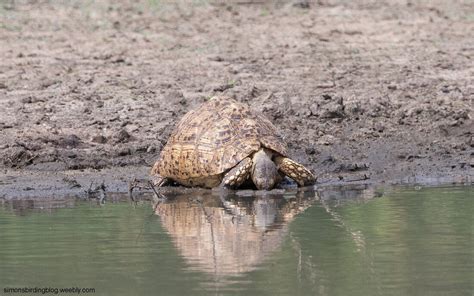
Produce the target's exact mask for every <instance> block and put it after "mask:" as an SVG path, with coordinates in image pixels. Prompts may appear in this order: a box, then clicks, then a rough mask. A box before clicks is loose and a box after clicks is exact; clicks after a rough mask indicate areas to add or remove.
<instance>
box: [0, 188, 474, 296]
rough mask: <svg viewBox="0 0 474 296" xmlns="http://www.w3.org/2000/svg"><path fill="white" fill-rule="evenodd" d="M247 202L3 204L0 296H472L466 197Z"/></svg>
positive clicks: (336, 194)
mask: <svg viewBox="0 0 474 296" xmlns="http://www.w3.org/2000/svg"><path fill="white" fill-rule="evenodd" d="M247 193H249V192H247ZM245 195H246V192H243V195H239V196H226V197H222V196H219V194H217V193H212V194H211V193H209V192H206V191H198V192H195V193H193V194H192V196H189V195H176V194H175V195H169V196H167V198H168V200H167V201H165V202H162V203H158V204H152V202H149V201H141V202H138V203H136V204H135V203H131V202H127V201H119V199H120V198H118V197H117V196H115V198H116V199H110V198H109V200H108V201H107V202H106V203H105V204H103V205H100V204H98V203H97V202H96V201H81V200H74V199H72V200H71V199H66V200H54V201H49V202H48V201H3V206H0V294H1V295H3V294H5V295H9V294H13V293H6V290H4V289H5V288H24V287H29V288H35V287H38V288H52V289H53V290H51V292H52V294H54V291H55V290H54V289H56V288H57V289H59V288H68V287H78V288H80V289H87V288H91V289H94V291H95V293H94V295H364V296H366V295H474V240H473V238H474V220H473V213H474V190H473V188H472V187H445V188H424V189H420V188H392V189H386V190H385V191H382V190H380V191H375V190H373V189H370V188H365V187H359V188H352V189H345V190H340V189H332V190H331V189H325V190H322V191H320V192H291V191H290V192H286V193H285V194H280V195H270V196H258V197H248V196H245ZM117 198H118V199H117ZM45 291H46V290H45ZM29 294H31V293H29ZM39 294H41V293H39ZM47 294H48V293H46V294H45V295H47ZM84 294H86V290H83V293H81V295H84ZM89 294H92V293H89Z"/></svg>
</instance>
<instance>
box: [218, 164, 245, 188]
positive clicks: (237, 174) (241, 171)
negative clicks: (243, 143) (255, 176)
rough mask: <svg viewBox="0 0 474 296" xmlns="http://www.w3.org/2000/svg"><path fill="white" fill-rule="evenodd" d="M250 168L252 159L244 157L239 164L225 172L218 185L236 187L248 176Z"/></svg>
mask: <svg viewBox="0 0 474 296" xmlns="http://www.w3.org/2000/svg"><path fill="white" fill-rule="evenodd" d="M251 170H252V159H250V158H249V157H246V158H244V159H243V160H242V161H241V162H239V164H237V165H236V166H235V167H234V168H233V169H231V170H230V171H228V172H227V174H225V176H224V178H223V179H222V182H221V184H220V187H227V188H237V187H239V186H240V185H242V183H244V182H245V180H247V179H248V178H249V176H250V171H251Z"/></svg>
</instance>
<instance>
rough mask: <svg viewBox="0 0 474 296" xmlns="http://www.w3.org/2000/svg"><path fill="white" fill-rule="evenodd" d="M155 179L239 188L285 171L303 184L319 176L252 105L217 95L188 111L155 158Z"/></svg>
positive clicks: (267, 182)
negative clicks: (296, 156)
mask: <svg viewBox="0 0 474 296" xmlns="http://www.w3.org/2000/svg"><path fill="white" fill-rule="evenodd" d="M151 175H152V176H154V184H155V185H157V186H164V185H165V184H168V183H170V182H173V181H174V182H176V183H179V184H181V185H184V186H188V187H194V186H199V187H206V188H214V187H217V186H220V187H227V188H234V189H235V188H238V187H239V186H241V185H242V184H244V182H247V183H250V180H251V181H252V182H253V184H254V185H255V187H256V188H257V189H259V190H270V189H272V188H273V187H274V186H275V185H276V184H278V183H279V182H280V181H281V180H282V178H283V177H284V175H286V176H288V177H290V178H291V179H293V180H295V181H296V183H297V184H298V185H299V186H307V185H311V184H314V182H315V179H316V178H315V176H314V175H313V174H312V173H311V172H310V171H309V170H308V169H307V168H305V167H304V166H303V165H301V164H299V163H297V162H295V161H293V160H292V159H290V158H288V147H287V145H286V143H285V142H284V141H283V139H282V137H281V136H280V135H279V134H278V132H277V130H276V128H275V126H274V125H273V124H272V123H271V122H270V121H269V120H268V119H266V118H265V117H264V116H263V114H261V113H256V112H253V111H251V109H250V107H249V106H248V105H245V104H243V103H240V102H238V101H236V100H234V99H231V98H229V97H225V96H216V97H213V98H211V99H210V100H209V101H207V102H206V103H204V104H202V105H201V106H200V107H198V108H197V109H195V110H192V111H190V112H188V113H187V114H185V115H184V117H183V118H182V119H181V121H180V122H179V123H178V125H177V126H176V127H175V129H174V131H173V132H172V133H171V136H170V138H169V140H168V142H167V144H166V145H165V147H164V148H163V150H162V152H161V154H160V157H159V159H158V160H157V161H156V163H155V164H154V166H153V168H152V170H151Z"/></svg>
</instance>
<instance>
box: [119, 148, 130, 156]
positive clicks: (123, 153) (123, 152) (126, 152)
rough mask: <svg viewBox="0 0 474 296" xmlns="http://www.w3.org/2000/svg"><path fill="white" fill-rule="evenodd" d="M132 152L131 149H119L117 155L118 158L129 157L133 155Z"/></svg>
mask: <svg viewBox="0 0 474 296" xmlns="http://www.w3.org/2000/svg"><path fill="white" fill-rule="evenodd" d="M131 154H132V153H131V151H130V149H129V148H122V149H119V150H118V151H117V155H118V156H127V155H131Z"/></svg>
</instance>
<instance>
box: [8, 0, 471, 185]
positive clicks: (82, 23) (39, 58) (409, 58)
mask: <svg viewBox="0 0 474 296" xmlns="http://www.w3.org/2000/svg"><path fill="white" fill-rule="evenodd" d="M154 3H155V2H148V1H142V2H137V3H129V2H128V1H118V2H117V1H113V2H108V1H101V2H100V3H95V4H83V3H82V4H81V3H76V2H73V3H70V4H65V3H63V2H62V1H61V2H55V1H51V2H48V3H43V2H41V3H35V2H31V3H26V2H8V3H2V4H0V42H1V43H2V46H1V47H0V56H1V60H2V62H1V63H0V110H1V113H0V139H1V141H0V159H1V161H0V168H1V169H2V172H3V174H2V177H1V178H2V180H1V181H0V184H1V186H2V187H3V188H5V187H4V186H7V185H5V184H7V183H9V181H8V180H9V178H10V179H11V178H18V179H17V181H18V180H22V181H21V182H23V183H21V184H26V183H28V181H27V180H28V178H29V176H31V178H30V180H32V182H33V181H34V180H35V179H34V178H40V179H39V180H40V181H39V182H40V183H41V182H42V181H41V178H43V176H58V177H57V178H58V179H59V180H62V178H63V177H64V176H74V177H75V178H79V179H80V178H86V179H87V178H89V179H91V180H92V179H95V176H105V175H107V174H109V176H108V177H106V179H108V180H111V181H110V182H111V184H112V183H113V182H115V181H116V180H119V179H120V178H122V179H127V178H128V177H131V175H137V176H139V177H143V176H146V174H147V171H148V169H149V167H151V165H152V163H153V161H154V159H156V157H157V156H158V155H159V152H160V150H161V148H162V147H163V145H164V144H165V143H166V140H167V138H168V136H169V134H170V132H171V129H172V127H173V125H174V124H175V123H176V121H177V120H178V119H179V118H180V117H181V116H182V115H183V114H184V113H185V112H186V111H188V110H190V109H192V108H194V107H195V106H196V105H198V104H200V103H201V102H204V101H206V100H207V99H208V98H209V97H211V96H213V95H215V94H221V93H224V94H227V95H230V96H234V97H235V98H237V99H238V100H240V101H244V102H246V103H248V104H250V105H251V106H252V108H253V109H255V110H258V111H261V112H263V113H264V114H266V116H268V118H269V119H270V120H272V121H273V122H274V123H275V125H276V126H277V127H278V128H279V129H280V130H281V132H282V134H283V136H284V137H285V139H286V140H287V141H288V143H289V146H290V150H291V153H292V154H293V156H294V158H295V159H296V160H298V161H299V162H301V163H303V164H305V165H306V166H308V167H310V168H311V169H313V170H314V171H315V172H316V174H317V175H318V176H319V180H320V182H321V183H326V182H339V181H340V182H361V181H362V182H369V183H377V182H384V181H386V182H391V183H396V182H399V183H403V182H405V181H406V180H412V181H413V182H417V180H421V178H426V177H427V178H428V179H425V180H438V178H440V179H439V180H449V182H451V181H452V182H457V183H472V180H473V178H474V169H473V167H474V160H473V158H474V157H473V155H474V135H473V131H474V124H473V116H474V111H473V110H474V61H473V60H472V59H473V57H474V42H473V40H474V18H473V14H472V11H474V4H472V3H468V2H467V1H453V2H450V3H447V2H444V1H413V2H405V1H378V2H376V3H375V2H374V3H371V2H370V3H369V2H367V1H360V2H358V1H356V2H353V1H351V2H349V1H347V2H346V1H319V2H317V3H313V2H304V1H303V2H301V1H300V2H285V3H283V2H278V3H277V4H275V3H274V2H271V3H266V4H265V3H264V4H255V3H254V4H252V3H246V4H243V3H237V2H233V3H230V4H225V5H224V4H222V3H221V2H217V3H213V2H212V1H210V2H200V3H199V4H193V5H191V4H189V3H187V4H186V3H184V2H180V3H178V4H170V3H168V4H166V3H165V4H163V3H161V4H154ZM114 174H116V175H120V178H116V175H114ZM85 176H88V177H85ZM48 178H49V177H48ZM54 178H56V177H53V179H54ZM104 178H105V177H104ZM433 178H434V179H433ZM86 179H84V182H85V183H87V182H88V180H86ZM47 180H49V179H47ZM81 180H82V179H81ZM25 182H26V183H25ZM61 182H62V181H61ZM43 183H44V182H43ZM9 184H10V185H9V186H11V183H9ZM17 184H18V183H17ZM18 186H20V187H22V186H23V187H25V186H24V185H18ZM41 186H42V185H41ZM117 186H119V185H117ZM26 187H31V188H35V187H34V186H29V185H27V186H26ZM119 187H120V186H119ZM119 187H117V188H119Z"/></svg>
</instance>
